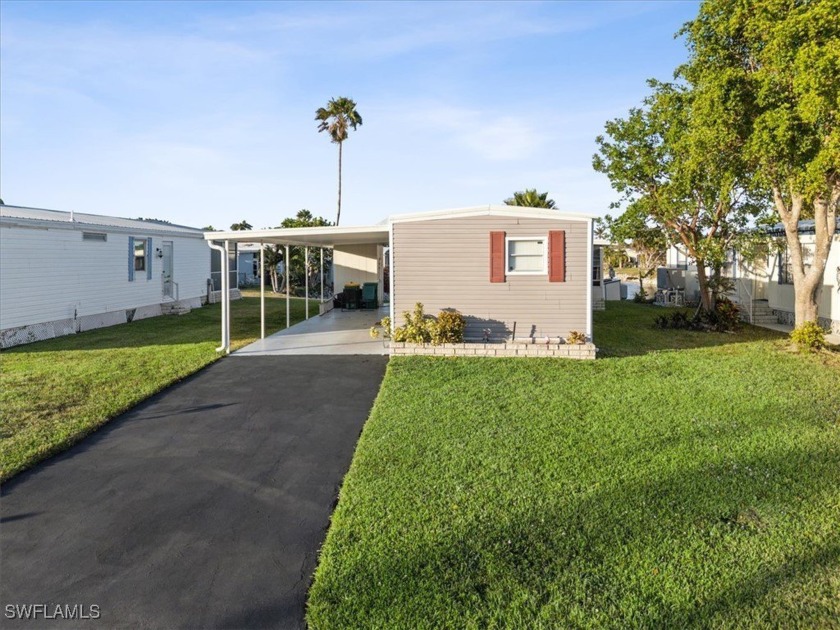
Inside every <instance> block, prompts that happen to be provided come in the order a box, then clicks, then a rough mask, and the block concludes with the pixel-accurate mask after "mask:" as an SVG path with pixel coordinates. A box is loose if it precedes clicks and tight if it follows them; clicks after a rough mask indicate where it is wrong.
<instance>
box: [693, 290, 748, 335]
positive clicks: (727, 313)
mask: <svg viewBox="0 0 840 630" xmlns="http://www.w3.org/2000/svg"><path fill="white" fill-rule="evenodd" d="M738 313H739V311H738V307H737V306H736V305H735V304H734V303H733V302H732V301H731V300H729V299H728V298H725V297H719V298H718V299H717V302H716V303H715V310H713V311H710V312H705V311H704V312H702V313H701V314H700V320H701V327H702V328H703V329H705V330H713V331H715V332H728V331H730V330H736V329H737V328H738V326H739V325H740V323H741V319H740V317H739V316H738Z"/></svg>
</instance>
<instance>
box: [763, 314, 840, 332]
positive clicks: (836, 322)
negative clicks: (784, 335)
mask: <svg viewBox="0 0 840 630" xmlns="http://www.w3.org/2000/svg"><path fill="white" fill-rule="evenodd" d="M773 314H774V315H775V316H776V318H777V319H778V320H779V323H780V324H785V325H787V326H796V315H795V313H793V312H792V311H783V310H780V309H777V308H774V309H773ZM817 323H818V324H819V325H820V326H822V327H823V328H825V329H826V330H828V331H829V332H833V333H837V334H840V319H829V318H828V317H817Z"/></svg>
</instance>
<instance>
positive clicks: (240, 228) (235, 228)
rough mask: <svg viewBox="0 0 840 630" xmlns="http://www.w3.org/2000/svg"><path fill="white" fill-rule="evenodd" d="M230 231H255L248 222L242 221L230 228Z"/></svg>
mask: <svg viewBox="0 0 840 630" xmlns="http://www.w3.org/2000/svg"><path fill="white" fill-rule="evenodd" d="M230 229H231V230H232V231H234V232H242V231H244V230H253V229H254V226H253V225H251V224H250V223H248V222H247V221H244V220H243V221H240V222H239V223H234V224H233V225H231V226H230Z"/></svg>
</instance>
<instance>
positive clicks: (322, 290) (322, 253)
mask: <svg viewBox="0 0 840 630" xmlns="http://www.w3.org/2000/svg"><path fill="white" fill-rule="evenodd" d="M323 303H324V248H323V247H322V248H321V304H323ZM318 312H319V313H320V312H321V307H320V306H319V307H318Z"/></svg>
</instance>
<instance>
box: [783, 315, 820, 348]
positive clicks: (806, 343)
mask: <svg viewBox="0 0 840 630" xmlns="http://www.w3.org/2000/svg"><path fill="white" fill-rule="evenodd" d="M790 338H791V341H793V342H794V343H795V344H796V345H798V346H799V348H800V349H801V350H810V351H812V352H816V351H817V350H820V349H822V348H825V346H826V342H825V331H824V330H823V329H822V328H821V327H820V325H819V324H817V323H816V322H805V323H804V324H802V325H801V326H797V327H796V328H794V329H793V331H792V332H791V333H790Z"/></svg>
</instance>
